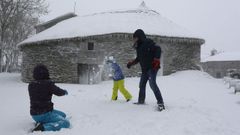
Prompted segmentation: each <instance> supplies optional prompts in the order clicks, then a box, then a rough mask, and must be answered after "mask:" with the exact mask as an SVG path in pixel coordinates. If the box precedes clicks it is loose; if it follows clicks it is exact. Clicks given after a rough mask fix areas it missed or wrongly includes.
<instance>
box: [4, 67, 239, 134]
mask: <svg viewBox="0 0 240 135" xmlns="http://www.w3.org/2000/svg"><path fill="white" fill-rule="evenodd" d="M157 82H158V84H159V86H160V89H161V92H162V95H163V98H164V100H165V104H166V106H167V107H166V110H165V111H163V112H157V111H155V108H154V106H155V104H156V100H155V97H154V95H153V92H152V91H151V89H150V88H149V86H147V97H146V103H147V105H133V104H132V103H133V102H134V101H136V100H137V97H138V83H139V78H127V79H125V85H126V88H127V89H128V90H129V91H130V92H131V93H132V95H133V96H134V97H133V100H132V101H130V102H128V103H127V102H125V100H124V98H123V97H122V96H121V94H119V100H118V101H116V102H115V101H110V99H111V92H112V81H106V82H102V83H100V84H97V85H76V84H57V85H58V86H60V87H62V88H64V89H67V90H68V91H69V95H68V96H65V97H53V101H54V103H55V108H56V109H59V110H62V111H64V112H66V113H67V114H68V115H69V119H70V121H71V124H72V127H71V129H63V130H61V131H59V132H36V133H31V134H36V135H40V134H41V135H42V134H44V135H48V134H49V135H55V134H57V135H79V134H80V135H81V134H82V135H96V134H98V135H148V134H150V135H160V134H161V135H176V134H177V135H239V134H240V128H239V125H240V115H239V114H240V96H239V95H234V94H233V90H230V89H227V85H224V84H223V81H222V80H217V79H214V78H212V77H210V76H208V75H207V74H206V73H203V72H198V71H183V72H178V73H175V74H173V75H170V76H164V77H158V80H157ZM0 93H1V94H0V108H1V111H0V119H1V121H2V122H1V123H0V134H1V135H26V134H29V133H27V132H28V130H29V129H30V127H31V126H32V125H33V120H32V119H31V117H30V115H29V97H28V92H27V84H25V83H22V82H21V81H20V75H19V74H0Z"/></svg>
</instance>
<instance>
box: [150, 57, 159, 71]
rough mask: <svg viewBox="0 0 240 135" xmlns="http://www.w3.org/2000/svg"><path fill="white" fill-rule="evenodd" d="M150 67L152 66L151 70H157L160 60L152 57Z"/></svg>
mask: <svg viewBox="0 0 240 135" xmlns="http://www.w3.org/2000/svg"><path fill="white" fill-rule="evenodd" d="M152 68H153V70H158V69H159V68H160V60H159V59H157V58H154V59H153V62H152Z"/></svg>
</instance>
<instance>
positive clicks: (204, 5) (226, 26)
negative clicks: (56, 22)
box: [42, 0, 240, 54]
mask: <svg viewBox="0 0 240 135" xmlns="http://www.w3.org/2000/svg"><path fill="white" fill-rule="evenodd" d="M144 1H145V3H146V5H147V6H148V7H149V8H151V9H153V10H156V11H157V12H159V13H160V14H161V15H162V16H164V17H166V18H168V19H170V20H172V21H173V22H175V23H176V24H178V25H180V26H182V27H184V28H186V29H188V30H190V31H192V32H194V33H197V34H198V35H200V36H201V37H203V38H204V39H205V40H206V44H204V45H203V46H202V52H203V54H207V53H209V52H210V50H211V49H213V48H215V49H217V50H220V51H239V52H240V7H239V6H240V0H144ZM47 2H49V10H50V13H49V14H48V15H46V16H43V17H42V20H45V21H47V20H49V19H52V18H54V17H57V16H59V15H62V14H65V13H67V12H73V11H74V3H75V2H76V14H78V15H86V14H91V13H96V12H102V11H108V10H116V9H131V8H136V7H138V6H139V5H140V3H141V2H142V0H47Z"/></svg>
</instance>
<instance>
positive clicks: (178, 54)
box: [21, 34, 200, 83]
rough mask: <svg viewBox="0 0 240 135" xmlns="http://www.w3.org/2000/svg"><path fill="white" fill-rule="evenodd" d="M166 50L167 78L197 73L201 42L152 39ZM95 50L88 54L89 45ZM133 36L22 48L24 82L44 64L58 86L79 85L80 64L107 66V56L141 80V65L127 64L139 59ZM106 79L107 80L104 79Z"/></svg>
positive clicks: (51, 43)
mask: <svg viewBox="0 0 240 135" xmlns="http://www.w3.org/2000/svg"><path fill="white" fill-rule="evenodd" d="M149 38H152V39H153V40H154V41H155V42H156V43H157V44H158V45H160V46H161V48H162V51H163V53H162V59H161V64H162V66H161V67H162V72H163V75H168V74H171V73H173V72H175V71H179V70H186V69H197V68H198V67H197V66H196V65H197V64H198V63H199V61H200V44H199V42H198V40H193V42H192V43H191V42H190V39H189V40H186V39H182V40H176V41H175V40H170V39H171V38H167V37H159V36H149ZM89 42H91V43H94V49H93V50H88V43H89ZM132 44H133V43H132V34H108V35H100V36H90V37H85V38H72V39H64V40H52V41H45V42H38V43H35V44H26V45H24V46H21V50H22V52H23V62H22V80H23V81H24V82H29V81H30V80H32V70H33V67H34V66H35V65H36V64H38V63H42V64H45V65H47V66H48V68H49V70H50V75H51V78H52V79H53V80H54V81H56V82H66V83H78V82H79V76H78V64H96V65H104V64H103V63H104V58H105V57H106V56H114V58H115V59H116V61H117V62H118V64H119V65H120V66H121V68H122V70H123V73H124V74H125V76H138V75H139V74H140V72H141V70H140V66H139V64H138V65H136V66H133V67H132V68H131V69H127V68H126V63H127V62H128V61H129V60H132V59H134V58H135V57H136V52H135V50H134V49H133V48H132ZM103 79H106V78H103Z"/></svg>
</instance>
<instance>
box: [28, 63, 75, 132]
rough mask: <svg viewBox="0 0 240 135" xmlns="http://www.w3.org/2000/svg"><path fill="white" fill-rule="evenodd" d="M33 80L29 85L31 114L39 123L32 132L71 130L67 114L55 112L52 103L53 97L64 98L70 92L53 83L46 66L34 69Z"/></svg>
mask: <svg viewBox="0 0 240 135" xmlns="http://www.w3.org/2000/svg"><path fill="white" fill-rule="evenodd" d="M33 78H34V81H32V82H30V83H29V85H28V92H29V96H30V114H31V116H32V118H33V120H34V121H36V123H37V124H36V127H35V128H34V129H33V130H32V131H59V130H60V129H61V128H69V127H70V123H69V121H68V120H67V119H66V114H65V113H64V112H61V111H58V110H55V109H54V107H53V103H52V101H51V100H52V95H57V96H64V95H67V94H68V92H67V91H66V90H63V89H61V88H59V87H57V86H56V85H55V84H54V82H52V81H51V79H50V78H49V72H48V69H47V67H46V66H45V65H37V66H36V67H35V68H34V70H33Z"/></svg>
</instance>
